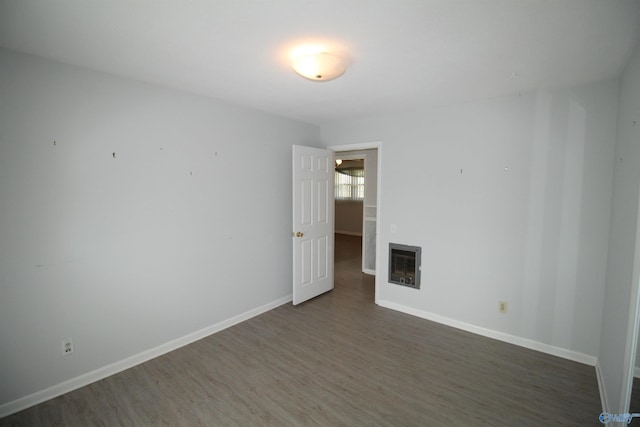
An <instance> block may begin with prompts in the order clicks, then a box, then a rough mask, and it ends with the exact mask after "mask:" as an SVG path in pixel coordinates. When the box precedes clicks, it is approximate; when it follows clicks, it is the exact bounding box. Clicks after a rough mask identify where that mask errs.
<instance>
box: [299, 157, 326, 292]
mask: <svg viewBox="0 0 640 427" xmlns="http://www.w3.org/2000/svg"><path fill="white" fill-rule="evenodd" d="M333 162H334V160H333V151H331V150H321V149H318V148H311V147H303V146H300V145H294V146H293V233H292V234H293V304H300V303H301V302H304V301H306V300H308V299H311V298H313V297H315V296H318V295H320V294H322V293H324V292H327V291H330V290H331V289H333V244H334V241H333V240H334V239H333V222H334V204H333V179H334V173H335V168H334V166H333Z"/></svg>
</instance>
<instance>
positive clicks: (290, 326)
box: [0, 235, 601, 426]
mask: <svg viewBox="0 0 640 427" xmlns="http://www.w3.org/2000/svg"><path fill="white" fill-rule="evenodd" d="M373 287H374V282H373V278H372V277H371V276H367V275H364V274H362V273H361V272H360V246H359V238H355V237H350V236H343V235H337V236H336V287H335V289H334V290H333V291H331V292H329V293H327V294H324V295H322V296H319V297H317V298H315V299H313V300H311V301H308V302H306V303H304V304H302V305H300V306H297V307H294V306H292V305H291V304H286V305H284V306H281V307H279V308H277V309H275V310H272V311H270V312H268V313H265V314H263V315H261V316H258V317H255V318H253V319H251V320H248V321H246V322H243V323H241V324H239V325H236V326H233V327H231V328H229V329H226V330H224V331H222V332H220V333H217V334H215V335H212V336H210V337H207V338H205V339H202V340H200V341H198V342H196V343H193V344H191V345H189V346H186V347H183V348H181V349H178V350H176V351H173V352H171V353H169V354H166V355H164V356H162V357H159V358H157V359H154V360H151V361H149V362H146V363H144V364H142V365H139V366H136V367H134V368H132V369H129V370H127V371H124V372H122V373H119V374H117V375H114V376H112V377H109V378H106V379H104V380H102V381H98V382H96V383H93V384H91V385H89V386H86V387H83V388H81V389H79V390H76V391H74V392H71V393H68V394H66V395H64V396H60V397H58V398H56V399H52V400H50V401H48V402H45V403H42V404H40V405H37V406H35V407H32V408H29V409H26V410H24V411H22V412H19V413H17V414H14V415H11V416H9V417H6V418H4V419H2V420H0V426H13V425H17V426H41V425H42V426H45V425H46V426H51V425H64V426H114V425H115V426H117V425H120V426H147V425H167V426H178V425H182V426H198V425H200V426H227V425H231V426H265V425H269V426H302V425H313V426H315V425H317V426H587V425H593V426H596V425H601V424H600V423H599V421H598V415H599V414H600V412H601V407H600V398H599V395H598V386H597V383H596V376H595V370H594V368H593V367H591V366H586V365H582V364H579V363H574V362H570V361H567V360H564V359H560V358H557V357H553V356H549V355H545V354H542V353H539V352H536V351H531V350H527V349H523V348H520V347H517V346H513V345H510V344H506V343H503V342H499V341H495V340H491V339H488V338H484V337H480V336H477V335H473V334H471V333H467V332H464V331H460V330H457V329H453V328H450V327H446V326H442V325H439V324H436V323H433V322H430V321H427V320H423V319H419V318H415V317H412V316H408V315H405V314H402V313H398V312H395V311H392V310H388V309H385V308H382V307H379V306H376V305H375V304H374V302H373V300H374V289H373Z"/></svg>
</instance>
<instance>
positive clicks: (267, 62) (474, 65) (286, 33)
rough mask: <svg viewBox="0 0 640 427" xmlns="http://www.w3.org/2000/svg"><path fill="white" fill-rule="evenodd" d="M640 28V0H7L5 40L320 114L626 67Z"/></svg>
mask: <svg viewBox="0 0 640 427" xmlns="http://www.w3.org/2000/svg"><path fill="white" fill-rule="evenodd" d="M639 34H640V0H606V1H605V0H417V1H408V0H323V1H315V0H101V1H98V0H48V1H44V0H38V1H36V0H20V1H17V0H15V1H12V0H0V46H1V47H5V48H9V49H13V50H18V51H22V52H26V53H31V54H35V55H39V56H43V57H47V58H52V59H55V60H59V61H62V62H66V63H70V64H76V65H80V66H85V67H88V68H92V69H96V70H102V71H106V72H109V73H114V74H118V75H122V76H127V77H132V78H135V79H139V80H144V81H148V82H155V83H159V84H162V85H166V86H170V87H175V88H180V89H185V90H188V91H190V92H194V93H198V94H203V95H207V96H211V97H214V98H218V99H223V100H226V101H230V102H233V103H235V104H239V105H244V106H248V107H253V108H258V109H261V110H265V111H268V112H271V113H274V114H277V115H281V116H286V117H291V118H294V119H298V120H303V121H306V122H309V123H316V124H322V123H325V122H328V121H333V120H339V119H344V118H352V117H356V116H360V115H364V114H370V113H375V112H388V111H400V110H407V109H415V108H422V107H428V106H433V105H442V104H451V103H456V102H464V101H467V100H474V99H479V98H487V97H494V96H500V95H504V94H508V93H514V92H518V91H527V90H531V89H535V88H539V87H554V86H565V85H570V84H577V83H583V82H588V81H595V80H601V79H605V78H612V77H617V76H619V74H620V72H621V70H622V68H623V67H624V65H625V63H626V61H627V59H628V57H629V55H630V53H631V51H632V50H633V48H634V46H635V44H636V43H637V42H638V37H639ZM306 41H311V42H314V43H316V44H318V43H319V44H323V45H326V46H327V47H330V48H331V49H332V50H333V51H335V52H337V53H340V54H341V55H343V56H344V57H345V58H347V60H348V62H349V68H348V70H347V72H346V74H345V75H344V76H342V77H341V78H339V79H337V80H334V81H330V82H321V83H319V82H312V81H308V80H305V79H303V78H301V77H299V76H297V75H296V74H294V73H293V72H292V71H291V69H290V65H289V52H290V51H291V49H293V48H294V47H295V46H296V45H297V44H298V43H301V42H306Z"/></svg>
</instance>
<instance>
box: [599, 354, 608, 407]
mask: <svg viewBox="0 0 640 427" xmlns="http://www.w3.org/2000/svg"><path fill="white" fill-rule="evenodd" d="M596 379H597V380H598V390H599V391H600V404H601V405H602V412H610V411H609V399H608V398H607V389H606V388H604V379H603V378H602V370H601V369H600V362H599V361H596Z"/></svg>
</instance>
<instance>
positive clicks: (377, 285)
mask: <svg viewBox="0 0 640 427" xmlns="http://www.w3.org/2000/svg"><path fill="white" fill-rule="evenodd" d="M373 148H375V149H377V150H378V171H377V172H378V176H377V187H378V188H377V189H376V206H377V207H376V275H375V303H376V304H378V295H380V284H381V283H383V281H382V280H383V279H382V277H380V270H381V268H380V266H381V265H382V264H381V262H383V261H385V260H386V257H383V256H382V253H381V249H382V248H381V245H380V224H381V222H382V221H381V218H382V215H381V214H382V197H381V195H382V142H381V141H376V142H361V143H358V144H348V145H332V146H329V147H327V149H329V150H333V151H355V150H370V149H373ZM334 226H335V223H334Z"/></svg>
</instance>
